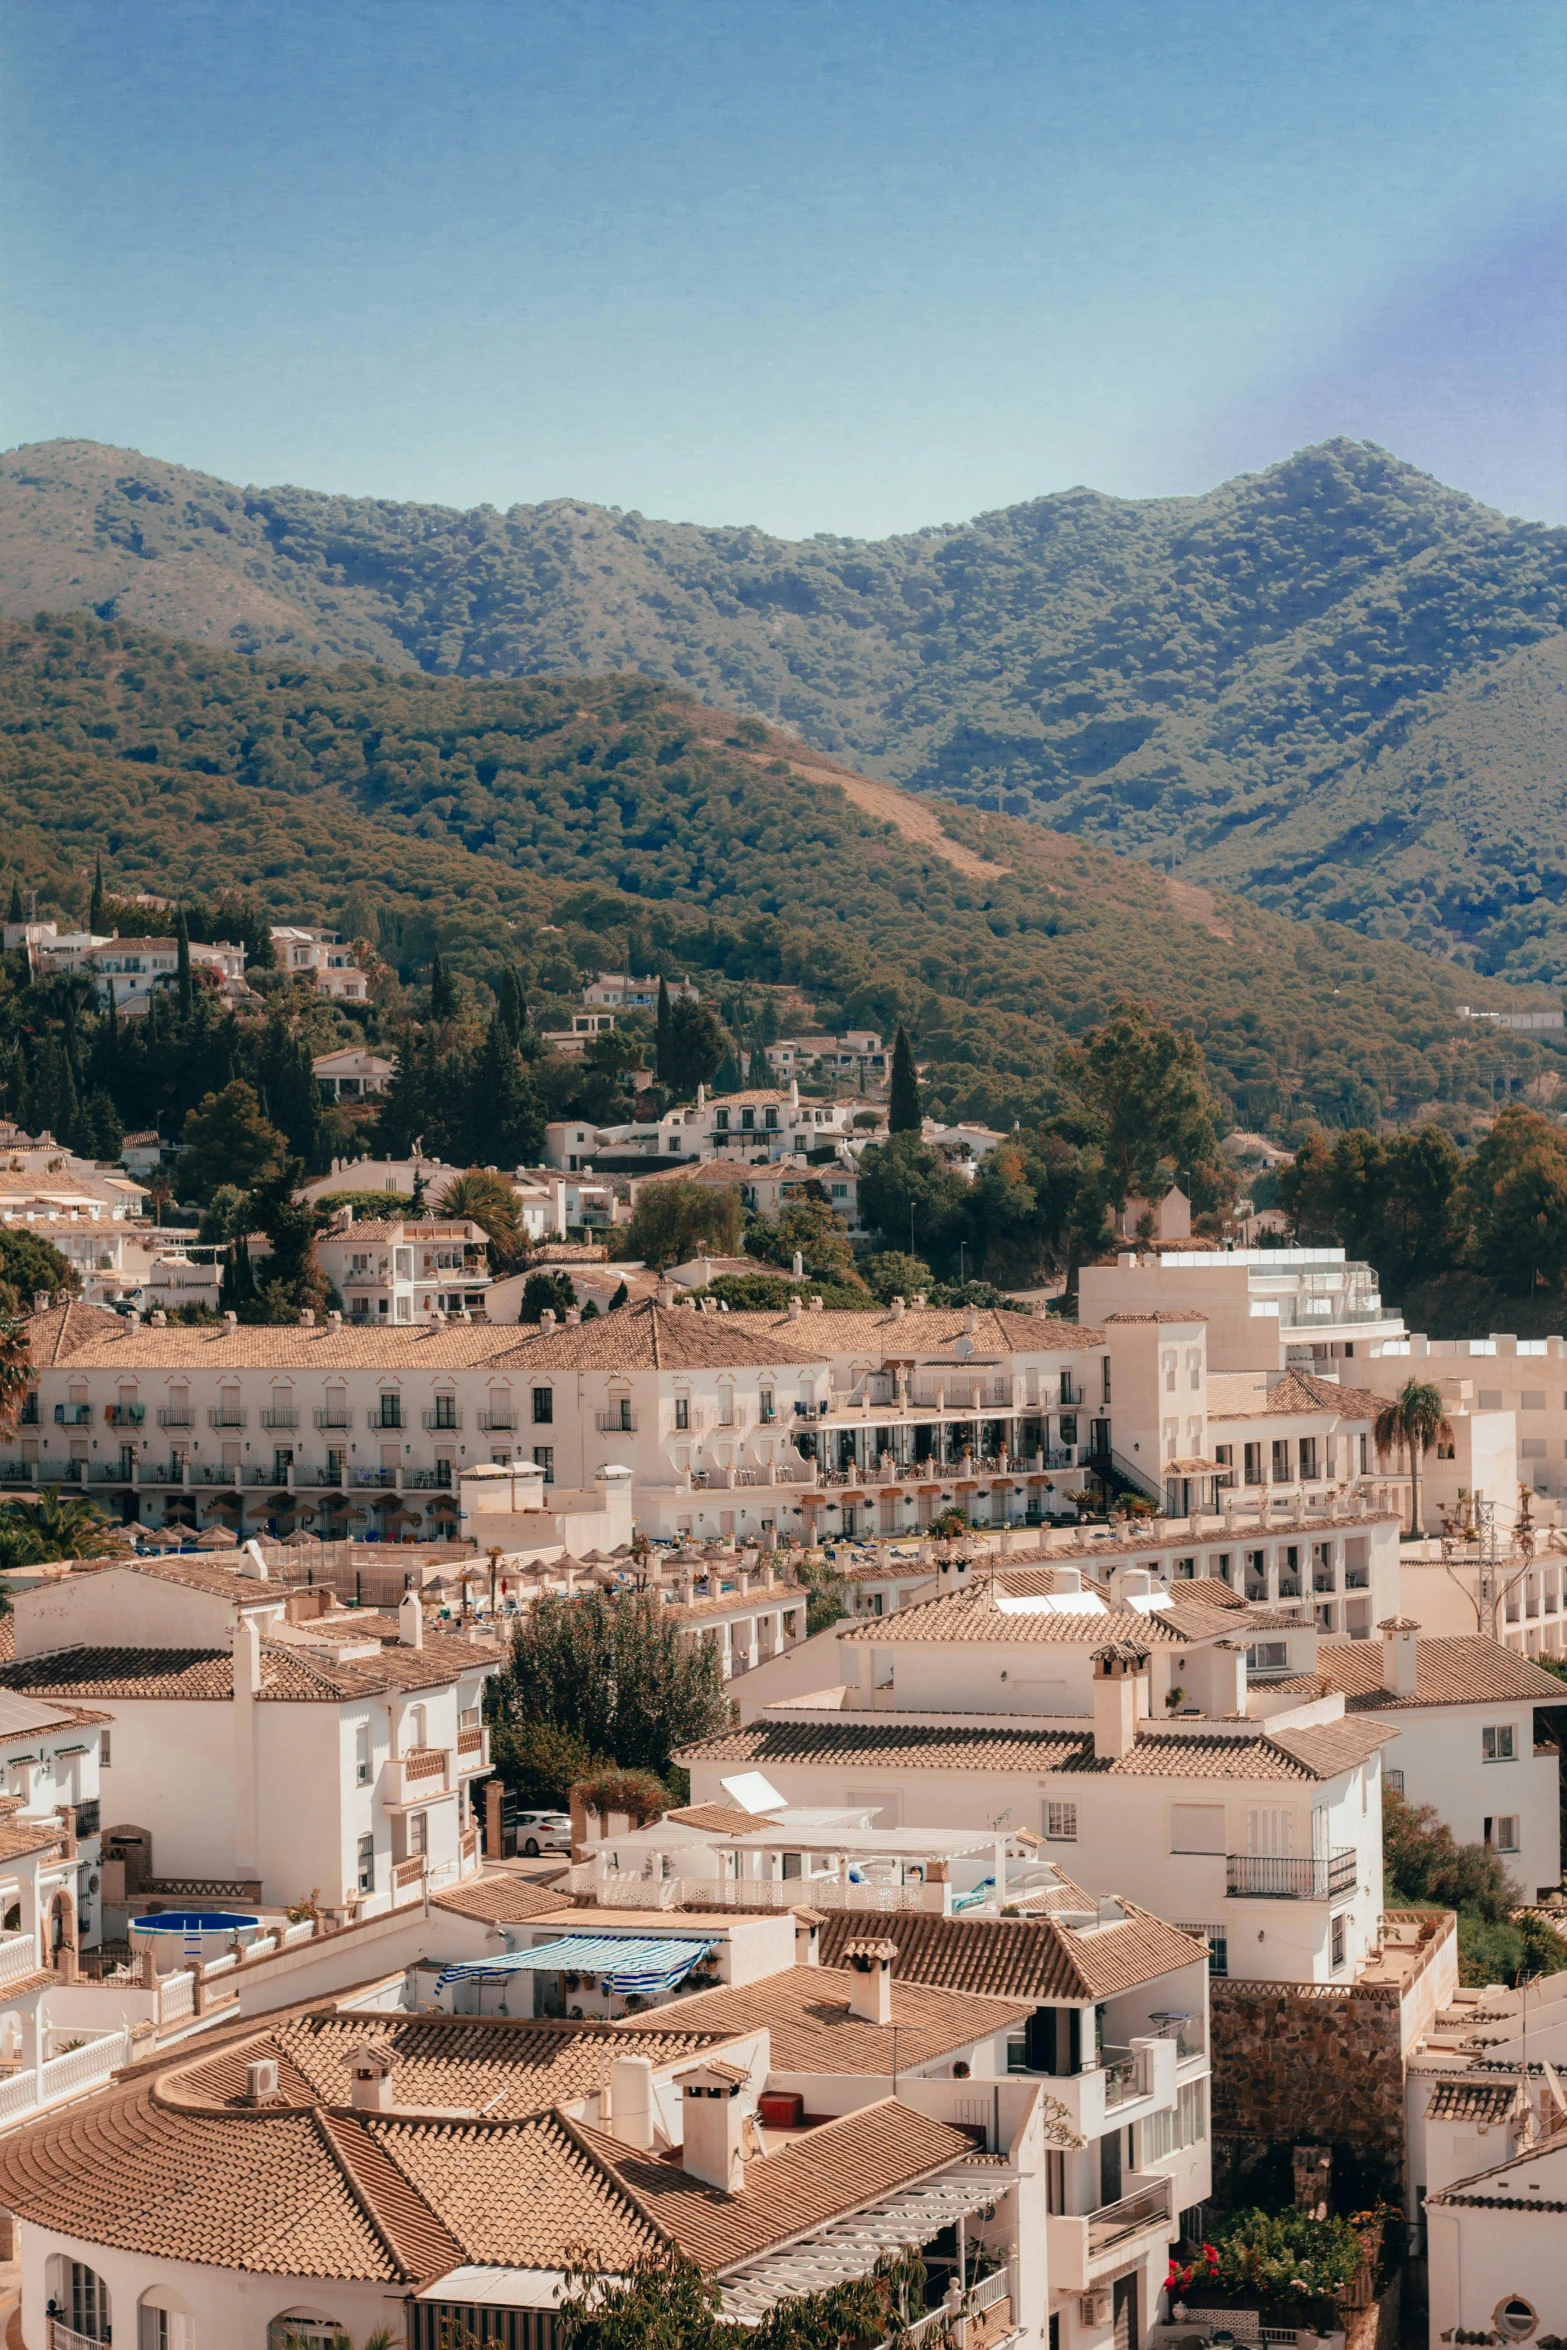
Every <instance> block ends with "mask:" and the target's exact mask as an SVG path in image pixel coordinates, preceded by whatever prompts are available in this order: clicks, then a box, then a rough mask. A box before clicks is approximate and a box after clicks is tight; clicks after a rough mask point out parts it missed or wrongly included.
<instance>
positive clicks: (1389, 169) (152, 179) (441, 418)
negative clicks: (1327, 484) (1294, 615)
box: [0, 0, 1567, 535]
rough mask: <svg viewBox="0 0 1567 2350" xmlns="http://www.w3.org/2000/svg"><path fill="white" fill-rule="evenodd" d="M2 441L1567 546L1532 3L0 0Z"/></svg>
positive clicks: (768, 506)
mask: <svg viewBox="0 0 1567 2350" xmlns="http://www.w3.org/2000/svg"><path fill="white" fill-rule="evenodd" d="M0 130H3V138H0V148H3V161H0V204H3V207H4V218H5V220H6V222H7V228H6V233H5V237H4V239H3V251H0V440H3V441H4V442H5V443H7V444H16V443H19V442H25V441H35V440H45V439H50V438H53V437H56V436H61V435H70V436H80V437H84V438H91V439H96V440H105V441H112V442H116V443H123V444H126V445H129V446H134V447H138V448H141V449H143V450H146V451H148V452H150V453H151V454H153V455H156V456H159V457H165V458H169V459H172V460H175V461H177V462H180V463H184V464H187V465H192V466H196V467H199V468H202V469H204V470H206V471H209V472H212V473H216V474H221V475H223V476H225V477H227V478H230V479H233V480H238V481H250V482H258V483H262V482H277V481H283V480H289V481H294V482H299V483H303V484H306V485H308V486H310V487H313V488H317V489H334V490H343V491H348V492H353V493H357V494H373V495H379V496H385V497H399V498H420V499H437V500H441V501H444V502H447V503H451V504H456V505H469V504H474V503H477V502H479V501H481V500H488V501H490V502H491V503H493V504H496V505H501V506H504V505H508V504H511V503H512V502H513V501H518V500H527V501H531V500H535V499H541V498H549V497H567V496H571V497H580V498H588V499H595V500H600V501H603V502H604V503H607V504H612V505H619V506H625V507H637V508H640V509H641V510H642V511H643V512H644V513H647V514H654V515H662V516H671V517H678V518H682V519H690V520H695V521H700V522H708V523H736V522H750V523H757V524H760V525H762V526H763V527H765V528H768V529H771V530H777V531H781V532H784V533H787V534H789V535H805V534H807V533H809V532H811V531H815V530H828V531H838V532H844V533H850V534H853V535H880V534H881V533H884V532H888V531H893V530H901V529H912V528H915V527H917V526H919V525H920V524H922V523H934V522H945V521H956V520H960V519H962V518H963V517H965V516H967V515H970V514H973V513H975V512H978V511H981V510H983V509H985V508H988V507H994V506H999V505H1004V504H1009V503H1012V502H1014V501H1016V500H1018V499H1022V498H1027V497H1033V496H1037V495H1039V494H1041V493H1042V492H1045V491H1049V490H1054V489H1060V488H1064V487H1067V486H1068V485H1070V484H1072V483H1076V482H1087V483H1090V484H1092V485H1093V486H1094V487H1096V488H1099V489H1103V490H1107V491H1112V492H1115V493H1118V494H1120V495H1124V496H1130V497H1145V496H1153V495H1161V494H1168V493H1175V492H1188V491H1194V490H1200V489H1202V488H1205V487H1207V486H1209V485H1210V484H1211V483H1213V482H1215V481H1218V480H1221V479H1223V478H1224V477H1225V476H1226V475H1228V474H1231V473H1235V472H1239V471H1249V470H1255V469H1257V468H1259V467H1261V466H1263V465H1266V464H1269V463H1271V462H1273V461H1275V460H1276V459H1278V458H1280V457H1282V456H1284V455H1287V454H1288V452H1289V450H1290V449H1291V448H1295V447H1300V446H1302V445H1304V444H1305V443H1307V442H1309V441H1312V440H1317V439H1321V438H1324V437H1326V436H1327V435H1328V434H1331V433H1335V432H1347V433H1351V434H1354V435H1356V436H1357V437H1362V438H1367V439H1374V440H1378V441H1381V442H1383V443H1384V444H1385V445H1386V446H1388V447H1390V448H1392V449H1394V450H1396V451H1397V452H1398V453H1399V454H1400V455H1401V456H1404V457H1406V458H1408V459H1409V460H1410V461H1411V462H1413V463H1415V464H1418V465H1421V466H1424V467H1426V468H1427V469H1429V470H1430V471H1432V472H1434V473H1437V474H1439V475H1441V476H1442V478H1443V479H1445V480H1447V481H1450V482H1452V483H1454V484H1455V485H1457V486H1458V487H1460V488H1462V489H1466V490H1469V491H1471V492H1472V493H1473V494H1475V495H1476V496H1479V497H1483V498H1486V499H1488V500H1489V501H1490V502H1492V503H1493V504H1496V505H1500V506H1501V507H1503V508H1504V509H1505V510H1507V511H1508V512H1512V513H1519V514H1524V515H1529V516H1533V517H1536V518H1541V519H1547V520H1552V521H1560V520H1564V519H1567V456H1564V425H1563V411H1564V394H1567V325H1564V311H1563V303H1564V292H1563V288H1564V284H1567V271H1564V269H1563V260H1564V239H1563V230H1562V221H1563V211H1562V185H1561V171H1562V159H1563V156H1564V155H1567V12H1564V11H1563V10H1562V9H1561V8H1560V6H1559V5H1557V4H1556V0H1549V4H1545V0H1541V4H1536V0H1458V4H1456V5H1455V4H1453V0H1419V4H1418V5H1414V4H1410V0H1381V4H1380V5H1351V4H1350V0H1299V4H1297V0H1237V4H1233V5H1232V4H1229V0H1225V4H1217V0H1215V4H1206V0H1151V4H1146V5H1145V4H1143V0H1070V4H1058V0H1034V4H1032V5H1015V4H1012V0H1000V4H998V0H963V4H962V5H946V4H942V0H879V4H875V5H871V4H866V0H837V4H832V0H750V4H749V5H743V6H741V5H734V4H732V0H581V4H557V0H532V4H529V0H375V4H374V5H365V4H362V0H308V5H297V4H295V0H266V5H264V6H261V5H257V4H255V0H220V4H215V5H209V4H207V0H47V5H45V4H44V0H0Z"/></svg>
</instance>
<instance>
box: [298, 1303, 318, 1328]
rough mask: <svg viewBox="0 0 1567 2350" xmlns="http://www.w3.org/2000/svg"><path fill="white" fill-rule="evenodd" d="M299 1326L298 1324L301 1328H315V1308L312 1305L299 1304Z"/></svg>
mask: <svg viewBox="0 0 1567 2350" xmlns="http://www.w3.org/2000/svg"><path fill="white" fill-rule="evenodd" d="M299 1326H300V1328H301V1330H313V1329H314V1328H315V1326H316V1309H315V1307H314V1306H301V1307H300V1309H299Z"/></svg>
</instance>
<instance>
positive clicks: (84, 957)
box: [33, 931, 245, 1019]
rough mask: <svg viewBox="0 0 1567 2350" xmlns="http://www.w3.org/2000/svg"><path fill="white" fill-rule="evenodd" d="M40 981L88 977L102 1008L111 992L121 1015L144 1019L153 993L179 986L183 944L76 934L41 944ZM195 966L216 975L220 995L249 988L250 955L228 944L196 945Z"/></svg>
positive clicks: (194, 969)
mask: <svg viewBox="0 0 1567 2350" xmlns="http://www.w3.org/2000/svg"><path fill="white" fill-rule="evenodd" d="M33 951H34V955H35V958H36V961H35V967H36V969H37V970H38V972H39V974H40V976H45V977H47V976H48V975H49V974H51V973H54V972H61V971H81V972H85V973H86V974H87V976H88V977H89V978H90V979H91V980H92V982H93V985H94V990H95V993H96V996H97V1000H98V1002H99V1003H100V1004H101V1005H106V1004H107V1003H108V1001H109V996H110V993H111V991H112V992H113V996H114V1005H115V1009H116V1011H118V1012H120V1013H122V1014H124V1015H125V1016H127V1017H128V1018H132V1019H139V1018H140V1016H141V1015H142V1014H143V1013H144V1012H145V1011H146V1009H147V1006H148V1004H149V1003H150V1001H151V1000H152V991H153V989H154V988H156V987H161V988H163V989H164V990H165V991H167V990H168V989H169V988H171V987H172V986H173V985H174V982H175V978H176V976H177V973H178V970H179V942H178V940H177V939H173V938H121V937H119V936H118V934H116V935H115V936H113V937H110V938H96V937H94V936H93V934H92V933H91V932H90V931H82V932H75V933H72V934H71V935H69V936H67V937H56V938H54V939H52V940H45V941H43V942H41V943H40V944H39V945H38V946H37V947H36V948H35V949H34V950H33ZM190 965H191V971H192V974H193V975H194V974H195V973H197V972H210V973H211V974H212V976H213V978H214V979H215V980H216V982H217V986H218V990H219V993H220V994H222V995H224V996H233V995H235V994H236V993H238V992H239V991H240V990H241V989H242V988H243V985H244V978H245V950H244V948H243V947H240V946H232V945H230V944H229V943H228V942H227V941H226V940H220V941H218V942H216V943H214V944H212V945H206V944H203V943H202V942H200V941H198V940H196V939H192V940H191V942H190Z"/></svg>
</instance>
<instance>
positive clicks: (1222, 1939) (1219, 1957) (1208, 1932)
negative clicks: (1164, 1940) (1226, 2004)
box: [1180, 1925, 1230, 1975]
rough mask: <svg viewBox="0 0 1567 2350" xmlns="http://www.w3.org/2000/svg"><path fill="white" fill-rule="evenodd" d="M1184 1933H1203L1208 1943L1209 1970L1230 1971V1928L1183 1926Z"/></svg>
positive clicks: (1225, 1972)
mask: <svg viewBox="0 0 1567 2350" xmlns="http://www.w3.org/2000/svg"><path fill="white" fill-rule="evenodd" d="M1180 1930H1181V1932H1182V1933H1183V1934H1202V1935H1205V1936H1206V1938H1207V1943H1208V1972H1209V1974H1210V1975H1227V1974H1228V1973H1229V1971H1230V1958H1229V1949H1230V1945H1229V1929H1228V1927H1226V1926H1190V1925H1187V1926H1182V1927H1181V1929H1180Z"/></svg>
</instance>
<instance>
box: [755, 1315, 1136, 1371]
mask: <svg viewBox="0 0 1567 2350" xmlns="http://www.w3.org/2000/svg"><path fill="white" fill-rule="evenodd" d="M973 1311H974V1309H973V1308H971V1307H966V1306H923V1307H922V1306H909V1307H908V1308H906V1309H905V1311H904V1312H903V1313H902V1314H894V1313H893V1312H892V1311H891V1310H890V1308H886V1309H879V1310H878V1309H872V1310H871V1311H869V1312H865V1313H856V1312H854V1311H843V1310H840V1309H837V1308H824V1309H823V1311H822V1312H821V1313H819V1314H813V1313H812V1312H811V1311H810V1309H809V1307H807V1309H806V1310H805V1312H804V1313H802V1314H800V1315H798V1316H795V1315H791V1314H789V1313H787V1312H785V1313H772V1312H768V1313H742V1314H724V1315H723V1316H721V1317H719V1318H720V1319H722V1320H723V1321H725V1322H738V1323H739V1324H740V1325H741V1326H742V1328H750V1329H753V1330H755V1331H757V1332H759V1333H760V1332H763V1331H776V1332H779V1333H781V1334H782V1335H784V1336H785V1337H792V1338H793V1339H794V1340H795V1341H796V1342H797V1343H798V1344H799V1345H801V1346H809V1347H812V1348H813V1349H814V1350H815V1351H816V1353H817V1355H818V1356H819V1355H822V1354H834V1355H838V1354H863V1355H866V1356H868V1357H874V1358H876V1359H878V1360H880V1359H882V1358H884V1357H891V1358H892V1359H893V1360H895V1361H899V1362H902V1361H906V1360H910V1359H912V1358H914V1357H918V1356H924V1355H930V1354H945V1353H947V1352H948V1351H949V1350H950V1349H951V1348H952V1347H953V1346H954V1345H955V1344H956V1342H957V1341H958V1340H959V1339H960V1338H966V1339H967V1340H968V1341H969V1343H970V1347H971V1351H972V1354H973V1356H974V1357H975V1358H976V1361H975V1366H974V1367H975V1368H976V1369H977V1368H978V1358H982V1357H992V1356H996V1355H1005V1354H1031V1355H1032V1354H1044V1355H1052V1354H1079V1353H1082V1352H1083V1351H1085V1350H1086V1349H1088V1348H1093V1347H1102V1346H1103V1345H1104V1342H1105V1340H1104V1332H1103V1331H1102V1330H1088V1329H1084V1328H1082V1327H1081V1326H1080V1325H1079V1324H1078V1323H1076V1322H1063V1321H1062V1320H1060V1318H1059V1317H1058V1316H1056V1315H1053V1314H1052V1315H1049V1316H1046V1315H1044V1314H1020V1313H1015V1312H1012V1311H1011V1310H1009V1309H1008V1308H1007V1307H1004V1306H981V1307H980V1308H979V1309H978V1312H977V1314H976V1315H975V1321H974V1327H973V1329H972V1330H970V1329H969V1328H968V1327H967V1316H968V1315H969V1314H970V1313H971V1312H973ZM959 1367H960V1368H961V1367H962V1366H961V1364H960V1366H959Z"/></svg>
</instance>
